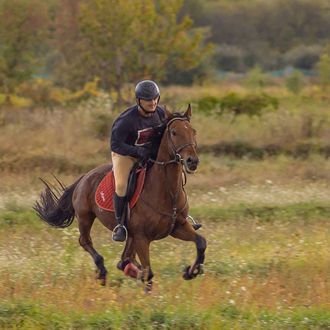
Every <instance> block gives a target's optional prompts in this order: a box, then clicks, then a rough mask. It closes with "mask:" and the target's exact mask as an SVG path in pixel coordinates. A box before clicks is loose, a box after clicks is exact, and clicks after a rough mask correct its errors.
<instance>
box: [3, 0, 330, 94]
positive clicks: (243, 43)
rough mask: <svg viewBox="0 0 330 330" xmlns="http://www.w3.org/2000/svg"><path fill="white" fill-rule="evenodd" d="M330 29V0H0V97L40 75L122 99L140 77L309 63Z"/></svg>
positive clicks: (181, 77)
mask: <svg viewBox="0 0 330 330" xmlns="http://www.w3.org/2000/svg"><path fill="white" fill-rule="evenodd" d="M329 31H330V5H329V2H328V1H327V0H292V1H284V0H272V1H262V0H252V1H227V0H218V1H214V0H213V1H212V0H207V1H206V0H185V1H184V0H181V1H180V0H156V1H154V0H141V1H135V0H0V93H2V94H5V95H9V94H13V93H17V91H18V90H20V91H19V92H18V94H19V93H23V94H24V90H27V89H29V88H30V87H31V85H29V81H30V79H31V78H36V77H39V78H40V77H41V78H46V79H45V80H46V81H47V84H48V85H47V86H46V87H47V88H48V87H49V86H50V85H51V86H50V87H52V88H53V87H61V88H68V89H70V90H81V89H82V88H83V86H85V84H86V83H87V82H90V81H97V83H98V85H99V87H101V88H102V89H105V90H107V91H110V92H111V91H113V92H115V93H116V95H117V96H118V99H119V100H120V99H121V97H122V90H123V87H124V86H125V84H126V83H132V82H136V81H137V80H138V79H141V78H152V79H155V80H157V81H160V82H162V83H163V84H170V83H183V84H189V83H193V82H196V81H201V80H203V79H205V78H207V77H209V76H210V75H212V74H214V72H216V71H218V70H227V71H236V72H245V71H248V70H249V69H251V68H253V67H255V66H256V65H259V66H260V67H261V68H262V69H264V70H274V69H280V68H282V67H283V66H286V65H292V66H294V67H297V68H301V69H311V68H314V67H315V65H316V63H318V62H319V60H320V56H321V55H322V54H323V55H325V56H328V58H325V60H324V61H323V62H325V64H326V65H327V63H328V62H329V55H328V54H327V52H328V51H329V48H327V43H329V39H330V38H329ZM327 61H328V62H327ZM27 82H28V83H27ZM22 84H23V87H22ZM39 84H40V81H39ZM39 87H40V86H39ZM47 88H44V90H47ZM38 93H39V92H38ZM39 94H40V93H39Z"/></svg>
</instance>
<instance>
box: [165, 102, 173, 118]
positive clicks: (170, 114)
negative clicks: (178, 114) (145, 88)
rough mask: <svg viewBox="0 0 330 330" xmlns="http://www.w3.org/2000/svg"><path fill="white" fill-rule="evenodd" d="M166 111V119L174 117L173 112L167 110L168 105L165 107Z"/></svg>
mask: <svg viewBox="0 0 330 330" xmlns="http://www.w3.org/2000/svg"><path fill="white" fill-rule="evenodd" d="M164 111H165V118H166V119H169V118H171V117H172V112H171V111H169V110H167V107H166V105H164Z"/></svg>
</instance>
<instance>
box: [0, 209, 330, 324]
mask: <svg viewBox="0 0 330 330" xmlns="http://www.w3.org/2000/svg"><path fill="white" fill-rule="evenodd" d="M247 210H248V211H247ZM193 211H194V212H195V213H198V212H199V214H200V216H201V218H203V219H206V220H204V221H203V225H204V226H203V228H202V229H201V230H200V233H201V234H202V235H203V236H205V237H206V239H207V242H208V248H207V251H206V261H205V274H204V275H203V276H201V277H199V278H197V279H195V280H193V281H188V282H187V281H184V280H183V279H182V278H181V271H182V269H183V268H184V267H185V266H186V265H189V264H190V263H191V261H192V260H193V259H194V257H195V254H196V251H195V248H194V245H193V244H192V243H187V242H184V241H179V240H175V239H173V238H167V239H164V240H161V241H157V242H154V243H153V244H152V245H151V262H152V266H153V271H154V273H155V279H154V280H155V284H154V290H153V292H152V294H150V295H146V294H144V293H143V290H142V285H141V284H140V283H139V282H135V281H133V280H131V279H128V278H126V277H125V276H124V275H123V274H122V272H120V271H118V270H117V269H116V263H117V261H118V259H119V256H120V254H121V251H122V249H123V244H120V243H112V242H111V240H110V233H109V231H108V230H106V229H105V228H104V227H103V226H102V225H100V224H99V223H98V222H96V223H95V225H94V227H93V231H92V238H93V241H94V246H95V248H96V249H97V250H98V251H99V252H100V253H101V254H102V255H103V256H104V259H105V265H106V267H107V268H108V271H109V273H108V283H107V286H106V287H100V286H99V284H98V282H97V281H95V280H94V272H93V268H94V265H93V262H92V260H91V258H90V256H89V255H88V254H87V253H86V252H84V251H83V249H82V248H81V247H80V246H79V244H78V237H79V232H78V228H77V223H76V222H74V223H73V224H72V226H71V227H69V228H66V229H55V228H51V227H49V226H47V225H46V224H44V223H42V222H41V221H40V220H38V219H37V217H36V216H35V215H34V213H33V212H32V211H31V210H27V209H24V208H19V207H18V206H17V205H15V204H8V205H7V210H5V211H2V212H1V213H0V223H2V225H1V226H0V250H1V251H2V253H1V254H0V282H1V283H0V284H1V285H0V301H1V303H0V328H1V329H133V328H134V329H252V328H253V329H267V330H268V329H327V328H328V327H329V326H330V310H329V298H330V296H329V292H330V290H328V289H329V283H328V281H327V278H328V269H329V260H328V255H329V253H328V247H329V246H328V245H329V244H328V242H329V229H330V228H329V222H328V221H327V220H328V216H329V213H328V212H329V210H328V209H327V207H326V206H322V205H318V204H313V203H310V204H296V205H287V206H277V207H275V206H273V207H261V206H260V207H257V206H256V207H251V206H244V205H238V206H233V207H230V208H227V209H225V210H223V209H221V208H214V209H212V210H211V209H209V208H208V207H202V206H201V207H199V208H196V209H193ZM210 214H211V216H210Z"/></svg>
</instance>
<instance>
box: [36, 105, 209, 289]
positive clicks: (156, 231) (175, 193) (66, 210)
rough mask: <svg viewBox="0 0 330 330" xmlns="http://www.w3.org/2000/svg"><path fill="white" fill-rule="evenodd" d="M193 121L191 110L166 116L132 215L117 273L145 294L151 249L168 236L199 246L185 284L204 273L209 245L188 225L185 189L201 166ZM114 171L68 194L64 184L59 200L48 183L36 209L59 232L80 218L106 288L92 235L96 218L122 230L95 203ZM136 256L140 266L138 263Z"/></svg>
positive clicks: (88, 177)
mask: <svg viewBox="0 0 330 330" xmlns="http://www.w3.org/2000/svg"><path fill="white" fill-rule="evenodd" d="M190 117H191V107H190V105H189V106H188V109H187V111H186V112H185V113H184V114H183V115H175V114H172V113H170V112H167V121H166V127H165V128H164V132H163V135H162V138H161V142H160V145H159V150H158V154H157V159H156V160H155V161H153V162H154V164H153V166H152V167H151V169H150V170H148V172H147V175H146V179H145V184H144V188H143V191H142V193H141V196H140V198H139V200H138V202H137V204H136V205H135V207H134V208H133V209H132V210H131V212H130V219H129V222H128V238H127V241H126V246H125V249H124V251H123V253H122V256H121V260H120V262H119V263H118V265H117V267H118V268H119V269H120V270H123V271H125V274H126V275H130V276H131V277H134V278H138V277H139V278H141V280H142V281H143V282H144V284H145V290H146V291H149V290H151V287H152V280H151V279H152V277H153V273H152V271H151V267H150V258H149V245H150V243H151V242H152V241H154V240H159V239H162V238H165V237H166V236H168V235H171V236H173V237H175V238H179V239H181V240H184V241H193V242H195V244H196V247H197V258H196V260H195V262H194V263H193V265H192V266H187V267H186V268H185V270H184V273H183V278H184V279H186V280H189V279H192V278H195V277H196V276H197V275H198V274H201V273H202V272H203V262H204V258H205V249H206V240H205V238H204V237H202V236H201V235H199V234H197V233H196V232H195V230H194V228H193V226H192V225H191V223H190V222H189V221H188V218H189V216H188V202H187V196H186V193H185V191H184V187H183V186H184V182H183V181H184V179H183V178H184V177H185V176H183V175H182V174H183V170H185V171H186V172H188V173H193V172H195V170H196V169H197V166H198V162H199V160H198V157H197V153H196V139H195V135H196V133H195V130H194V129H193V128H192V127H191V125H190ZM110 170H111V165H110V164H106V165H102V166H99V167H97V168H95V169H93V170H91V171H90V172H88V173H87V174H85V175H83V176H82V177H80V178H79V179H78V180H77V181H76V182H75V183H74V184H72V185H71V186H69V187H67V188H65V187H64V186H63V185H62V184H61V187H62V190H63V191H61V192H60V195H59V194H56V192H54V188H53V189H52V188H50V186H49V185H48V184H47V183H46V182H45V184H46V189H45V191H44V192H43V193H42V194H41V200H40V202H37V203H36V205H35V206H34V209H35V210H36V211H37V213H38V215H39V216H40V218H42V219H43V220H44V221H46V222H47V223H48V224H50V225H52V226H55V227H62V228H63V227H68V226H69V225H70V224H71V223H72V221H73V219H74V217H75V216H76V217H77V219H78V225H79V231H80V238H79V243H80V245H81V246H82V247H83V248H84V249H85V250H86V251H87V252H89V253H90V254H91V256H92V257H93V260H94V262H95V264H96V266H97V271H98V279H100V280H101V284H102V285H105V282H106V274H107V270H106V268H105V267H104V260H103V257H102V256H101V255H100V254H99V253H98V252H97V251H96V250H95V249H94V247H93V243H92V239H91V236H90V231H91V227H92V225H93V222H94V219H95V218H96V217H97V218H98V219H99V220H100V221H101V223H102V224H103V225H104V226H105V227H106V228H108V229H110V230H113V229H114V228H115V226H116V225H117V223H116V220H115V217H114V213H113V212H109V211H105V210H102V209H100V208H99V207H98V206H97V205H96V203H95V198H94V195H95V191H96V189H97V186H98V184H99V183H100V182H101V180H102V179H103V178H104V176H105V175H106V174H107V173H108V172H109V171H110ZM58 195H59V196H58ZM136 254H137V255H138V257H139V260H140V263H141V264H139V263H137V261H136V260H135V256H136Z"/></svg>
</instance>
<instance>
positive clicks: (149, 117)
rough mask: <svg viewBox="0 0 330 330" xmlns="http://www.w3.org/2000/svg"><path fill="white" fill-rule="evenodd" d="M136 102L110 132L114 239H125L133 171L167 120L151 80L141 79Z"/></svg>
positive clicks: (148, 153)
mask: <svg viewBox="0 0 330 330" xmlns="http://www.w3.org/2000/svg"><path fill="white" fill-rule="evenodd" d="M135 97H136V105H134V106H132V107H130V108H128V109H127V110H126V111H124V112H123V113H121V114H120V115H119V117H118V118H117V119H116V120H115V122H114V123H113V126H112V132H111V157H112V164H113V173H114V177H115V194H114V206H115V217H116V221H117V223H118V225H117V226H116V228H115V229H114V233H113V236H112V238H113V240H115V241H120V242H122V241H124V240H125V239H126V228H125V227H124V225H123V221H122V216H123V212H124V209H125V207H126V203H127V200H126V190H127V183H128V177H129V174H130V171H131V169H132V167H133V166H134V164H135V163H136V162H138V161H140V162H141V163H144V162H146V161H147V160H148V159H149V157H150V155H151V139H152V138H153V137H154V136H155V135H156V132H157V128H158V127H160V126H161V125H162V123H163V121H164V120H165V111H164V109H162V108H161V107H160V106H159V105H158V103H159V99H160V92H159V87H158V86H157V84H156V83H155V82H154V81H152V80H143V81H140V82H139V83H138V84H137V85H136V87H135Z"/></svg>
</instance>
